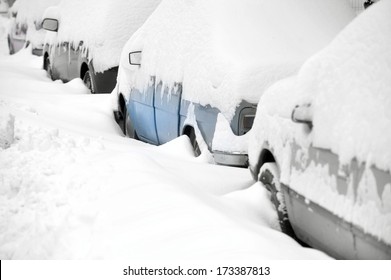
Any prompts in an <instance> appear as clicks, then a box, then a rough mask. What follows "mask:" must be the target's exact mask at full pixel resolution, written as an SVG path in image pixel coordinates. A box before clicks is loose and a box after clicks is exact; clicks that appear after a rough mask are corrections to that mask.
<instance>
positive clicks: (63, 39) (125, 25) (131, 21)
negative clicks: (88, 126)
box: [43, 0, 160, 93]
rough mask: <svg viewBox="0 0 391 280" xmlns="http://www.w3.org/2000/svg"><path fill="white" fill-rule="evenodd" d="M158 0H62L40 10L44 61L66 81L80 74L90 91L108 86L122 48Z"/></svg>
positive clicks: (55, 76) (55, 75)
mask: <svg viewBox="0 0 391 280" xmlns="http://www.w3.org/2000/svg"><path fill="white" fill-rule="evenodd" d="M159 2H160V0H131V1H130V0H116V1H114V2H113V1H110V0H83V1H79V0H63V1H61V3H60V4H59V5H58V6H55V7H50V8H48V9H47V10H46V11H45V16H44V17H45V19H44V21H43V28H44V29H46V30H48V31H51V32H47V37H46V44H45V48H44V56H43V67H44V69H45V70H46V71H47V72H48V74H49V76H50V77H51V78H52V79H53V80H54V79H61V80H63V81H65V82H67V81H70V80H72V79H75V78H81V79H82V80H83V81H84V83H85V84H86V86H87V87H88V88H89V89H90V91H91V92H92V93H96V92H97V93H98V92H99V93H109V92H111V91H112V90H113V88H114V86H115V83H116V77H117V71H118V64H119V58H120V54H121V50H122V48H123V46H124V45H125V43H126V41H127V40H128V39H129V37H130V36H131V35H132V34H133V33H134V32H135V31H136V30H137V29H138V28H139V27H140V26H141V25H142V24H143V23H144V21H145V20H146V19H147V18H148V16H149V15H150V14H151V13H152V12H153V10H154V9H155V8H156V6H157V5H158V3H159Z"/></svg>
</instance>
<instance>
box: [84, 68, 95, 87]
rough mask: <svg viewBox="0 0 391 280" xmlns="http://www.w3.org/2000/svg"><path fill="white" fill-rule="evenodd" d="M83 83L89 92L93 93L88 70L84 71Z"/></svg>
mask: <svg viewBox="0 0 391 280" xmlns="http://www.w3.org/2000/svg"><path fill="white" fill-rule="evenodd" d="M83 83H84V84H85V85H86V87H87V88H88V89H89V90H90V92H91V93H95V90H94V84H93V83H92V77H91V73H90V71H89V70H87V71H86V73H85V74H84V77H83Z"/></svg>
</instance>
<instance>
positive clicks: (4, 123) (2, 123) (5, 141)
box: [0, 112, 15, 149]
mask: <svg viewBox="0 0 391 280" xmlns="http://www.w3.org/2000/svg"><path fill="white" fill-rule="evenodd" d="M14 122H15V117H14V116H13V115H11V114H9V113H5V112H0V149H7V148H9V147H10V146H11V144H12V143H13V141H14Z"/></svg>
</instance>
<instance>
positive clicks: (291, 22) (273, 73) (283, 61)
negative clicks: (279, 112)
mask: <svg viewBox="0 0 391 280" xmlns="http://www.w3.org/2000/svg"><path fill="white" fill-rule="evenodd" d="M354 16H355V13H354V11H353V10H352V9H351V7H350V6H349V5H348V3H347V2H346V1H340V0H327V1H324V0H311V1H308V0H298V1H289V0H273V1H266V0H245V1H236V0H213V1H210V0H200V1H182V0H163V1H162V3H161V4H160V5H159V7H158V8H157V9H156V11H155V12H154V13H153V14H152V16H151V17H150V18H149V19H148V20H147V21H146V23H145V24H144V25H143V26H142V27H141V28H140V30H139V31H138V32H137V33H136V34H135V35H134V36H132V38H131V39H130V41H129V42H128V43H127V45H126V46H125V48H124V54H123V56H122V61H121V64H122V66H123V67H124V68H127V69H128V70H134V68H133V67H132V66H131V65H129V57H128V54H129V52H131V51H139V50H142V65H141V68H140V69H139V71H138V72H137V76H138V78H137V79H136V80H137V81H138V84H137V87H139V88H143V87H145V85H146V84H147V83H148V81H149V77H150V76H156V78H157V80H162V81H163V82H164V83H166V84H168V85H169V86H170V85H173V84H174V83H175V82H182V83H183V93H184V98H186V99H187V100H189V101H192V102H196V103H200V104H202V105H205V104H210V105H212V106H214V107H217V108H219V109H220V110H221V111H222V112H223V113H224V114H225V115H226V116H227V117H228V118H229V116H233V114H234V111H235V107H236V105H237V104H239V103H240V101H241V100H243V99H244V100H246V101H249V102H252V103H257V102H258V100H259V97H260V95H261V94H262V93H263V91H264V89H266V88H267V87H268V86H269V85H271V84H272V83H273V82H275V81H276V80H278V79H281V78H282V77H285V76H288V75H291V74H293V73H295V72H296V71H297V69H298V68H299V67H300V65H301V63H302V62H303V61H304V60H305V59H306V58H307V57H309V56H310V55H312V54H313V53H315V52H316V51H318V50H319V49H320V48H322V47H323V46H324V45H326V44H327V43H328V42H329V41H331V39H332V38H333V37H334V36H335V35H336V34H337V33H338V31H340V30H341V29H342V28H343V27H344V26H345V25H346V24H347V23H348V22H350V21H351V20H352V18H353V17H354ZM124 76H125V75H124ZM141 76H143V77H144V78H142V77H141ZM140 77H141V78H140ZM121 79H122V80H121V83H120V85H121V84H122V85H125V84H127V83H128V84H129V82H130V81H127V80H126V79H128V78H125V77H121ZM130 83H131V82H130Z"/></svg>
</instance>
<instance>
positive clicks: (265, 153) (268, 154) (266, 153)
mask: <svg viewBox="0 0 391 280" xmlns="http://www.w3.org/2000/svg"><path fill="white" fill-rule="evenodd" d="M267 162H275V163H276V164H277V166H278V163H277V161H276V158H275V156H274V154H273V152H272V150H271V149H270V147H269V146H268V145H265V146H264V147H263V148H262V149H261V152H260V153H259V157H258V161H257V163H256V165H255V168H254V169H253V170H252V175H253V178H254V180H256V181H258V177H259V171H260V170H261V167H262V165H263V164H265V163H267Z"/></svg>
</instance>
